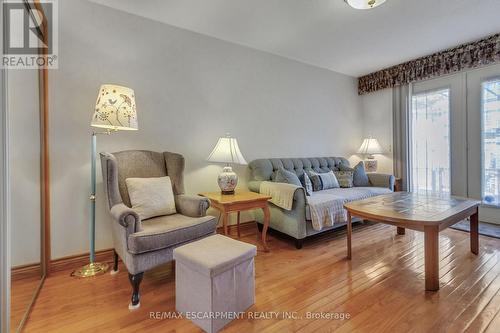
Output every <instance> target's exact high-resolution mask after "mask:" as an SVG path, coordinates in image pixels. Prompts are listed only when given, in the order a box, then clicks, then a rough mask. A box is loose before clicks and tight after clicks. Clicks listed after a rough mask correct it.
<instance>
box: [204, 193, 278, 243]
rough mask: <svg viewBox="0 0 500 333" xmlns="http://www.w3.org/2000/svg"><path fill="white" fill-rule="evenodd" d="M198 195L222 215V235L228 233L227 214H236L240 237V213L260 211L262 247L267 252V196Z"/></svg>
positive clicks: (253, 194)
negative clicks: (208, 201) (262, 217)
mask: <svg viewBox="0 0 500 333" xmlns="http://www.w3.org/2000/svg"><path fill="white" fill-rule="evenodd" d="M199 195H201V196H203V197H206V198H208V199H210V205H211V206H212V207H213V208H215V209H218V210H219V211H220V213H221V215H222V224H223V226H224V235H227V234H228V233H229V230H228V222H229V214H230V213H232V212H237V213H238V220H237V228H238V237H240V212H242V211H244V210H251V209H262V211H263V212H264V227H263V228H262V235H261V239H262V246H263V247H264V251H265V252H269V248H268V247H267V229H268V228H269V219H270V216H271V214H270V212H269V206H268V204H267V202H268V201H269V200H270V199H271V197H270V196H268V195H263V194H260V193H255V192H249V191H236V192H235V193H234V194H221V193H220V192H204V193H200V194H199Z"/></svg>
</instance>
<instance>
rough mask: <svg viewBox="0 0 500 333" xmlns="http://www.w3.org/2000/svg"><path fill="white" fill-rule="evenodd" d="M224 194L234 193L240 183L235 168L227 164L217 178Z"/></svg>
mask: <svg viewBox="0 0 500 333" xmlns="http://www.w3.org/2000/svg"><path fill="white" fill-rule="evenodd" d="M217 183H218V184H219V187H220V190H221V192H222V194H234V189H235V188H236V185H237V184H238V175H237V174H236V173H234V171H233V168H231V167H230V166H226V167H224V168H223V169H222V172H221V173H220V174H219V177H218V178H217Z"/></svg>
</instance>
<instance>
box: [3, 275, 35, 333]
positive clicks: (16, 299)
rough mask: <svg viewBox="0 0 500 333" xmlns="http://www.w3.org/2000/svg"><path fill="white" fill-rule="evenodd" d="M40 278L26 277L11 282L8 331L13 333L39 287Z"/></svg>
mask: <svg viewBox="0 0 500 333" xmlns="http://www.w3.org/2000/svg"><path fill="white" fill-rule="evenodd" d="M40 280H41V278H40V277H37V276H27V277H24V278H21V279H15V280H12V285H11V289H10V292H11V302H10V325H11V327H10V331H11V332H15V331H16V329H17V327H18V326H19V323H20V322H21V320H22V319H23V317H24V314H25V313H26V309H27V308H28V306H29V305H30V303H31V302H32V299H33V295H34V294H35V292H36V291H37V289H38V286H39V285H40Z"/></svg>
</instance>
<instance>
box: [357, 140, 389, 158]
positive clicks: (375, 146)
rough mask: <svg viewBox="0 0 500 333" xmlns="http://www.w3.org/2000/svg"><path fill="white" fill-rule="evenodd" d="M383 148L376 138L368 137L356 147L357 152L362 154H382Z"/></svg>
mask: <svg viewBox="0 0 500 333" xmlns="http://www.w3.org/2000/svg"><path fill="white" fill-rule="evenodd" d="M383 153H384V149H383V148H382V146H381V145H380V143H378V141H377V139H373V138H368V139H364V140H363V143H362V144H361V147H359V149H358V154H363V155H373V154H383Z"/></svg>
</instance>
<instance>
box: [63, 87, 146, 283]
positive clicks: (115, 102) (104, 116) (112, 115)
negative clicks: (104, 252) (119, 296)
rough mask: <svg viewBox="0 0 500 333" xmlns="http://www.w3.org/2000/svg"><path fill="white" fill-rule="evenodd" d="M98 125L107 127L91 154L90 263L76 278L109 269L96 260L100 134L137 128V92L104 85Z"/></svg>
mask: <svg viewBox="0 0 500 333" xmlns="http://www.w3.org/2000/svg"><path fill="white" fill-rule="evenodd" d="M90 125H91V126H92V127H94V128H101V129H104V131H102V132H96V131H93V132H92V141H91V144H92V149H91V150H92V156H91V183H90V187H91V193H90V237H89V238H90V258H89V259H90V263H89V264H88V265H85V266H83V267H81V268H79V269H77V270H76V271H74V272H73V273H72V275H73V276H76V277H91V276H96V275H99V274H103V273H105V272H106V271H107V270H108V264H107V263H100V262H96V261H95V191H96V189H95V188H96V158H97V157H96V155H97V149H96V145H97V135H99V134H107V135H110V134H111V133H113V132H116V131H135V130H137V129H138V128H137V112H136V109H135V95H134V91H133V90H132V89H130V88H127V87H122V86H117V85H112V84H103V85H102V86H101V88H100V89H99V94H98V95H97V101H96V104H95V111H94V116H93V117H92V122H91V124H90Z"/></svg>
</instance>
